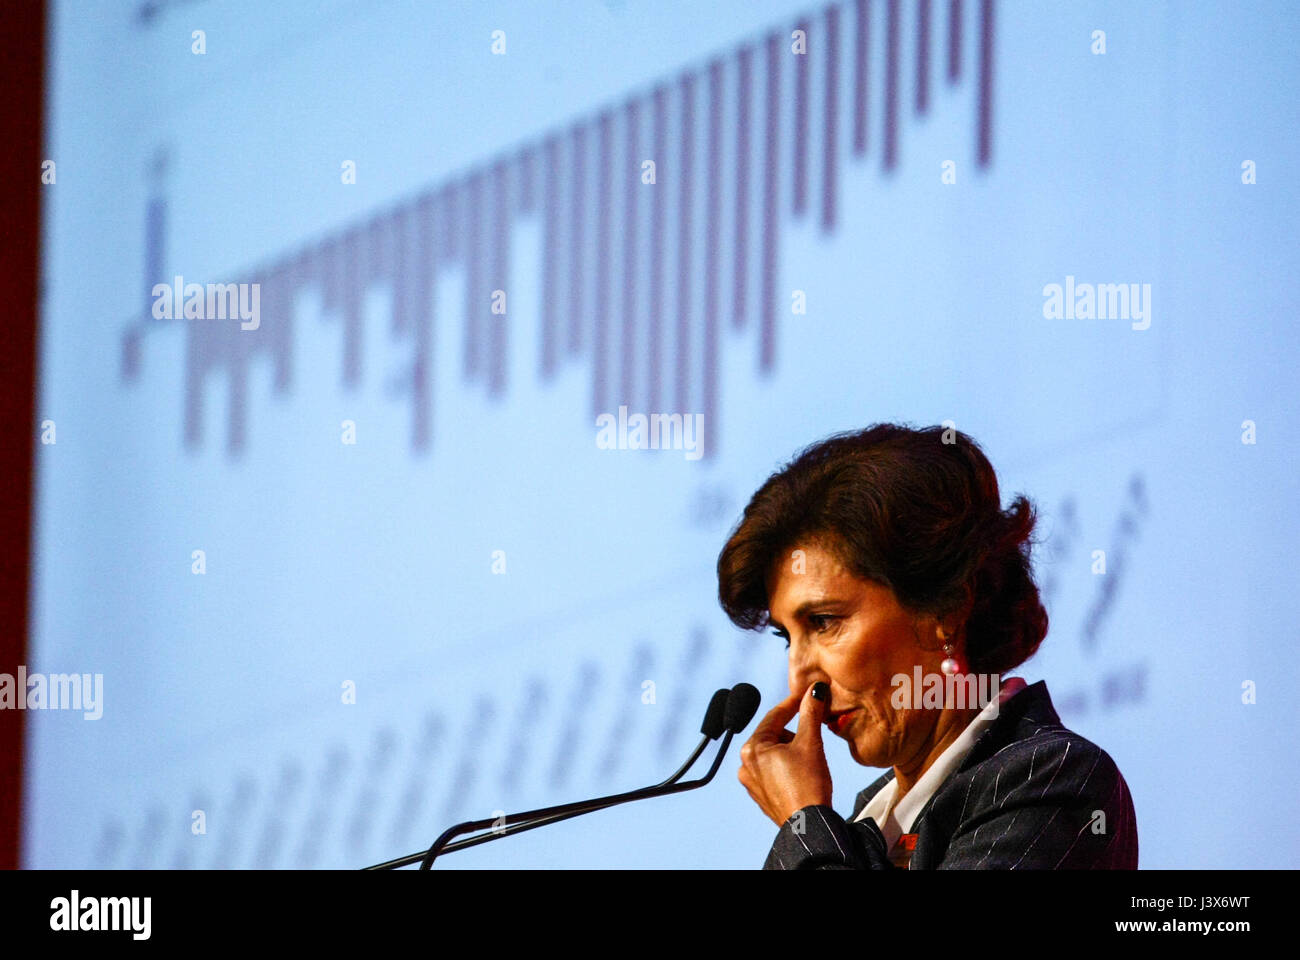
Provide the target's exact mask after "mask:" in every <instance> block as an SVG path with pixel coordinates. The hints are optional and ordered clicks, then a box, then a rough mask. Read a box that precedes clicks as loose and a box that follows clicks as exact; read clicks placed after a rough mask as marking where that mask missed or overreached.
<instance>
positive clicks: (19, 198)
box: [0, 3, 58, 870]
mask: <svg viewBox="0 0 1300 960" xmlns="http://www.w3.org/2000/svg"><path fill="white" fill-rule="evenodd" d="M46 6H47V4H44V3H26V4H15V5H13V6H11V7H10V8H8V9H6V11H5V13H6V15H7V19H6V23H5V30H4V31H3V37H0V90H3V91H4V96H3V97H2V98H0V117H2V118H3V127H4V131H5V148H4V151H3V156H0V176H3V182H4V184H5V189H4V192H3V194H2V195H0V222H3V223H4V231H3V239H0V247H2V248H3V254H2V255H0V264H3V267H0V293H2V294H3V298H4V303H5V306H6V308H7V309H6V320H5V331H4V349H3V350H0V382H2V383H3V384H4V390H3V391H0V398H2V399H0V412H2V414H3V422H4V423H5V424H6V425H7V426H8V427H9V429H7V430H5V432H4V441H3V450H4V453H3V462H2V463H0V475H2V476H4V478H5V492H4V496H3V497H2V498H0V623H3V624H4V629H3V630H0V673H8V674H10V675H11V676H13V675H16V673H17V670H18V665H19V664H26V663H27V656H28V638H27V631H28V627H29V619H28V618H29V614H28V610H29V603H30V591H31V579H30V578H31V577H32V571H33V570H34V569H35V565H34V563H33V562H32V560H33V549H32V504H33V496H32V483H33V477H34V476H35V474H34V471H33V458H34V456H38V455H39V452H40V451H43V450H50V451H53V450H57V449H58V447H57V446H54V447H47V446H46V445H44V444H42V443H40V442H39V441H34V439H33V435H32V431H33V430H35V429H38V428H39V426H40V422H39V420H38V418H44V417H47V416H49V417H54V418H55V419H56V420H57V418H58V414H57V413H55V412H53V411H45V410H40V409H38V408H37V406H36V363H37V352H36V343H37V340H36V330H37V309H38V304H39V302H40V289H39V277H40V260H39V256H40V250H41V198H42V195H44V196H49V194H48V193H45V194H42V191H48V190H56V189H58V188H57V187H55V186H42V185H41V184H40V182H39V176H38V171H39V170H40V165H41V160H42V159H43V151H42V143H43V139H42V136H43V123H44V112H43V111H44V109H45V103H44V89H43V86H42V85H43V83H44V79H45V62H44V56H45V44H46V40H47V37H46V31H45V27H46V24H45V7H46ZM24 714H25V711H22V710H0V869H6V870H10V869H17V867H18V866H19V863H20V846H21V834H22V808H23V802H22V798H23V734H24V730H23V728H24ZM29 866H42V864H39V863H35V864H29Z"/></svg>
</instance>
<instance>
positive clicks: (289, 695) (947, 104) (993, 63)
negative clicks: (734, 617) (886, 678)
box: [24, 0, 1300, 868]
mask: <svg viewBox="0 0 1300 960" xmlns="http://www.w3.org/2000/svg"><path fill="white" fill-rule="evenodd" d="M195 31H202V33H201V34H196V33H195ZM497 31H500V33H497ZM799 31H802V32H801V33H800V32H799ZM1095 31H1104V44H1105V52H1104V53H1101V52H1099V49H1098V48H1099V39H1098V37H1097V36H1096V34H1095V33H1094V32H1095ZM1298 39H1300V8H1297V7H1296V6H1295V5H1293V4H1288V3H1280V2H1279V3H1261V4H1256V5H1252V6H1251V7H1250V10H1249V11H1248V12H1243V11H1242V9H1241V8H1239V7H1236V6H1235V5H1223V6H1222V7H1221V8H1220V9H1216V8H1215V7H1214V6H1212V5H1210V4H1195V5H1192V4H1180V3H1173V2H1169V3H1142V4H1134V3H1126V2H1112V3H1103V2H1097V3H1084V4H1071V5H1068V6H1067V5H1064V4H1060V5H1057V4H1040V3H1030V2H1009V0H998V2H996V3H993V2H984V0H966V2H960V0H955V2H954V0H933V2H913V0H905V2H889V0H874V2H870V3H866V2H852V0H850V2H838V3H832V4H821V5H815V6H810V5H808V4H807V3H805V2H793V0H790V2H787V0H743V2H742V0H718V2H713V3H709V4H699V3H690V2H679V0H656V2H654V3H646V4H638V3H631V2H627V3H618V2H608V3H597V2H590V0H584V2H572V3H563V4H561V3H558V2H556V3H549V4H536V3H523V2H519V3H479V2H444V3H436V4H430V3H415V2H397V0H390V2H379V3H350V2H342V0H339V2H327V3H280V4H261V3H254V2H245V0H238V2H226V3H217V2H194V3H181V2H170V3H168V2H155V3H136V2H120V3H110V2H99V3H68V2H64V3H55V4H54V11H53V24H52V34H51V41H50V43H51V47H50V55H49V62H50V64H51V67H50V80H49V85H48V89H49V91H50V99H49V104H48V111H49V122H48V143H47V146H46V156H47V157H48V158H50V159H52V160H54V161H55V162H56V165H57V181H56V182H55V183H54V184H50V185H48V186H46V187H45V195H44V196H45V204H46V220H45V224H44V231H45V232H44V253H43V291H44V292H43V306H42V324H43V326H42V346H41V355H40V356H41V360H40V374H41V386H40V394H39V398H38V416H39V419H40V420H41V421H42V423H44V422H46V421H49V422H51V423H52V424H53V426H54V429H55V434H54V436H55V437H56V441H55V442H53V443H49V442H46V443H41V444H38V445H37V468H38V476H39V479H38V491H37V494H38V515H37V522H36V545H35V555H36V566H35V572H34V591H33V596H34V600H33V605H34V609H33V621H34V636H33V638H32V644H31V652H30V656H29V663H28V668H29V670H32V671H45V672H49V673H58V672H89V673H102V674H103V676H104V712H103V716H102V718H100V719H98V720H87V719H83V717H82V715H81V714H80V713H76V712H68V711H33V712H31V713H29V714H28V715H27V722H28V724H29V726H28V743H27V750H28V756H27V766H26V769H27V771H28V774H27V776H28V782H27V788H26V794H25V824H24V836H25V852H24V862H25V864H26V865H28V866H33V867H85V866H89V867H141V868H147V867H174V866H175V867H296V866H305V867H357V866H361V865H364V864H367V863H372V862H375V861H378V860H382V859H386V858H388V857H390V856H397V855H399V854H405V853H408V852H411V851H412V850H415V849H417V848H420V847H422V846H426V845H427V844H428V843H429V842H431V841H432V839H433V838H434V837H435V836H436V835H437V834H438V833H440V832H441V830H442V829H443V828H444V827H445V826H447V825H449V824H450V823H453V822H456V821H459V820H464V819H470V818H475V817H485V816H492V815H494V813H495V812H496V811H501V810H506V811H510V810H517V809H526V808H531V807H537V806H541V805H544V804H548V803H552V802H562V801H565V800H570V799H577V798H581V797H584V796H593V795H599V794H604V793H611V792H615V791H618V790H622V789H630V788H633V787H637V786H641V785H644V784H647V783H651V782H656V781H658V780H660V779H662V778H663V777H664V776H666V775H667V774H668V773H669V772H670V771H672V770H673V769H675V768H676V766H677V765H678V763H679V762H680V760H681V759H682V758H683V757H684V756H685V755H686V754H687V753H688V751H689V750H690V748H691V747H692V746H693V744H694V742H695V741H696V739H697V737H698V735H697V732H696V731H697V729H698V725H699V721H700V717H701V715H702V713H703V710H704V706H705V704H706V703H707V701H708V698H709V696H710V694H711V693H712V691H713V690H714V689H715V688H717V687H719V686H729V685H731V684H733V683H735V682H737V681H740V680H748V681H750V682H752V683H754V684H756V685H757V686H758V687H759V688H760V689H761V690H762V692H763V697H764V707H763V708H762V709H764V710H766V709H767V708H769V707H770V706H771V705H772V704H773V703H775V702H776V701H777V700H778V699H780V698H781V697H782V696H783V695H784V693H785V691H786V675H785V663H784V647H783V645H782V643H781V642H780V641H778V640H776V639H775V638H772V637H770V636H766V635H753V634H744V633H741V632H740V631H737V630H736V629H735V628H733V627H732V626H731V625H730V624H729V623H728V622H727V620H726V619H725V617H724V616H723V615H722V613H721V611H720V610H719V608H718V606H717V602H716V580H715V574H714V564H715V562H716V557H717V554H718V551H719V549H720V548H721V546H722V544H723V542H724V541H725V539H726V536H727V533H728V531H729V530H730V528H731V526H732V525H733V524H734V523H735V522H736V520H737V519H738V518H739V514H740V511H741V509H742V508H743V506H744V504H745V502H746V500H747V498H748V496H749V495H750V494H751V493H752V492H753V490H754V489H756V487H757V486H758V485H759V484H760V483H761V482H762V480H763V479H764V478H765V477H766V476H767V475H768V474H769V473H770V472H771V471H772V470H773V469H774V468H775V467H777V466H778V465H779V464H780V463H781V462H783V461H784V460H785V459H787V458H788V457H789V456H790V455H792V454H793V453H794V452H795V451H796V450H797V449H799V448H800V447H802V446H803V445H805V444H807V443H809V442H812V441H813V440H816V439H819V438H820V437H822V436H824V435H826V434H828V433H830V432H833V431H837V430H843V429H850V428H856V427H861V426H864V425H866V424H867V423H870V422H873V421H878V420H901V421H907V422H912V423H915V424H918V425H919V424H931V423H940V422H943V421H951V422H952V423H954V424H956V425H957V426H958V427H959V428H960V429H962V430H964V431H966V432H968V433H970V434H971V435H973V436H974V437H975V438H977V439H978V440H979V441H980V442H981V443H982V444H983V445H984V447H985V449H986V451H987V452H988V454H989V456H990V458H991V460H992V461H993V463H994V465H995V467H996V468H997V469H998V471H999V475H1000V477H1001V478H1002V483H1003V496H1004V499H1005V500H1009V499H1010V497H1011V495H1012V494H1013V493H1015V492H1018V491H1024V492H1026V493H1028V494H1029V495H1030V496H1031V497H1033V498H1034V499H1035V500H1036V502H1037V503H1038V504H1039V506H1040V508H1041V511H1042V517H1043V519H1042V528H1041V533H1042V535H1043V536H1044V537H1045V538H1046V543H1045V544H1044V546H1043V548H1042V549H1041V551H1040V552H1039V555H1038V573H1039V578H1040V582H1041V584H1042V586H1043V588H1044V591H1045V595H1046V599H1047V603H1048V607H1049V612H1050V615H1051V624H1052V625H1051V630H1050V633H1049V635H1048V638H1047V641H1046V642H1045V643H1044V645H1043V648H1042V651H1041V653H1040V654H1039V655H1038V656H1036V657H1035V658H1034V659H1032V660H1031V661H1030V662H1029V663H1028V664H1026V665H1025V667H1024V669H1023V670H1022V671H1020V672H1021V673H1022V674H1023V675H1024V676H1025V677H1026V678H1027V679H1029V680H1030V681H1031V682H1032V681H1033V680H1037V679H1045V680H1046V681H1047V683H1048V687H1049V689H1050V690H1051V692H1052V695H1053V698H1054V700H1055V703H1056V705H1057V707H1058V709H1059V710H1060V712H1061V713H1062V716H1063V719H1064V721H1065V722H1066V723H1067V725H1069V726H1071V727H1073V728H1075V729H1076V730H1078V731H1079V732H1081V733H1082V734H1084V735H1085V736H1088V737H1089V738H1091V739H1093V740H1095V741H1097V742H1098V743H1100V744H1101V745H1102V746H1103V747H1104V748H1106V749H1107V750H1108V751H1109V752H1110V753H1111V754H1112V756H1114V757H1115V759H1116V761H1117V762H1118V764H1119V766H1120V768H1121V770H1122V771H1123V772H1124V774H1125V776H1126V778H1127V780H1128V783H1129V786H1130V788H1131V790H1132V793H1133V797H1134V802H1135V805H1136V809H1137V814H1138V820H1139V825H1140V836H1141V865H1142V866H1143V867H1191V866H1214V865H1223V866H1252V867H1253V866H1268V867H1282V866H1292V867H1294V866H1297V865H1300V825H1298V824H1297V821H1296V818H1294V817H1291V816H1281V815H1279V814H1282V813H1284V812H1287V811H1290V810H1292V809H1293V808H1294V806H1295V801H1294V789H1295V784H1296V782H1297V780H1300V759H1297V755H1296V753H1295V752H1294V751H1292V750H1289V749H1287V748H1286V744H1287V743H1288V742H1289V736H1290V734H1291V732H1292V731H1293V730H1294V729H1295V728H1296V722H1297V720H1300V716H1298V714H1300V711H1298V710H1297V708H1296V701H1295V699H1294V697H1293V696H1292V695H1291V694H1288V693H1287V692H1286V691H1285V690H1284V689H1282V688H1283V686H1284V685H1285V684H1286V683H1287V682H1289V676H1290V674H1289V669H1290V668H1291V667H1292V666H1293V665H1294V662H1295V650H1296V645H1297V641H1300V636H1298V635H1297V627H1296V624H1297V623H1300V593H1298V592H1297V590H1296V587H1297V580H1296V573H1295V570H1296V564H1295V549H1294V545H1295V544H1296V542H1297V540H1298V539H1300V520H1298V519H1297V516H1298V514H1297V511H1296V508H1295V504H1296V502H1297V499H1300V482H1298V481H1297V470H1296V465H1297V440H1296V435H1295V428H1294V426H1295V422H1296V420H1295V417H1296V413H1297V410H1296V391H1295V386H1294V375H1293V368H1294V365H1295V364H1296V362H1297V360H1300V332H1298V329H1297V326H1296V324H1295V322H1294V312H1295V308H1296V306H1297V300H1298V299H1300V298H1298V297H1297V294H1298V293H1300V279H1298V278H1300V271H1298V270H1297V265H1298V264H1297V255H1296V254H1297V242H1296V230H1295V224H1296V223H1297V222H1298V219H1300V190H1298V189H1297V180H1298V175H1297V172H1296V170H1295V160H1296V150H1295V131H1296V129H1297V124H1298V122H1300V106H1298V105H1300V78H1298V76H1297V71H1296V67H1295V64H1296V60H1295V49H1296V44H1297V40H1298ZM200 47H201V49H202V52H196V50H197V49H199V48H200ZM801 51H802V52H801ZM647 162H649V163H650V164H652V165H647ZM353 181H354V182H353ZM1245 181H1253V182H1245ZM177 276H182V277H184V278H185V282H197V283H250V284H251V283H256V284H258V289H259V291H260V322H259V325H258V327H257V329H255V330H251V329H250V330H242V329H240V324H239V322H238V321H237V320H229V319H176V320H168V319H156V318H155V317H154V316H153V314H152V308H153V302H154V298H153V296H152V290H153V287H154V285H155V284H156V283H163V284H171V283H172V282H173V278H175V277H177ZM1051 284H1058V285H1061V286H1062V287H1064V286H1066V285H1067V284H1068V285H1071V286H1073V285H1082V284H1094V285H1097V284H1126V285H1127V284H1136V285H1138V289H1139V290H1142V289H1147V288H1146V285H1149V291H1150V292H1149V298H1144V310H1146V311H1147V312H1146V316H1145V318H1143V319H1140V320H1139V319H1137V318H1126V317H1124V316H1107V317H1106V318H1104V319H1101V318H1092V319H1089V318H1070V319H1067V318H1065V317H1049V316H1047V315H1045V309H1044V305H1045V301H1046V296H1045V293H1044V290H1045V288H1047V287H1049V285H1051ZM249 289H251V288H249ZM1046 312H1047V313H1050V311H1046ZM620 405H625V406H627V407H628V409H629V411H631V412H642V413H648V412H678V413H683V414H688V415H694V414H701V415H702V416H703V418H704V431H703V444H704V447H703V454H704V455H703V456H702V457H700V458H698V459H695V458H693V457H692V456H689V455H688V453H687V451H684V450H680V449H679V450H671V449H669V450H605V449H600V448H598V446H597V443H596V435H597V430H596V427H595V418H596V417H597V416H598V415H600V414H602V413H611V414H614V415H617V412H618V408H619V406H620ZM1247 421H1249V423H1247ZM46 432H48V431H46ZM349 440H352V441H354V442H347V441H349ZM1247 440H1253V441H1254V442H1244V441H1247ZM196 551H202V554H200V555H197V556H198V557H199V558H200V559H201V561H202V564H201V568H202V570H203V572H202V573H196V572H195V570H196V569H197V568H198V567H199V566H200V563H199V559H196V553H195V552H196ZM1095 551H1104V555H1105V572H1104V573H1100V572H1095V571H1097V570H1098V561H1097V559H1096V554H1095ZM647 681H648V682H649V683H651V684H653V688H652V689H653V691H654V696H653V698H649V697H647V696H646V691H647V690H648V689H651V688H650V687H648V686H647ZM1244 685H1247V686H1249V685H1253V689H1254V691H1255V702H1254V703H1249V704H1248V703H1243V689H1244ZM353 699H354V700H355V702H350V701H351V700H353ZM1247 699H1249V698H1247ZM647 700H652V702H646V701H647ZM751 730H752V727H751ZM827 742H828V753H829V760H830V763H831V769H832V773H833V775H834V778H835V799H836V805H837V808H839V809H841V811H843V812H845V813H847V811H848V809H849V807H850V805H851V803H852V798H853V796H854V794H855V793H856V792H857V791H858V790H860V789H861V788H862V787H864V786H865V785H866V784H868V783H870V782H871V781H872V780H874V779H875V778H876V776H877V775H878V771H875V770H868V769H863V768H861V767H858V766H856V765H855V764H854V762H853V761H852V759H851V758H850V757H849V756H848V753H847V751H846V750H845V749H844V748H843V744H842V743H840V742H839V741H838V740H835V739H834V738H828V741H827ZM736 754H737V751H735V750H733V752H732V754H731V756H730V757H729V758H728V760H727V762H726V764H725V766H724V767H723V769H722V772H721V773H720V774H719V777H718V781H717V782H716V783H714V784H712V785H710V786H709V787H708V788H707V789H705V790H702V791H697V792H693V793H689V794H685V795H682V796H677V797H670V798H666V799H660V800H655V801H651V802H648V803H642V804H635V805H631V806H628V807H623V808H618V809H614V810H609V811H605V812H602V813H599V814H595V815H593V816H590V817H586V818H581V819H577V820H573V821H569V822H566V823H563V824H559V825H556V826H552V827H548V828H547V829H545V830H538V831H534V832H530V833H527V834H524V835H522V836H520V837H518V838H513V839H507V840H503V841H500V842H497V843H493V844H487V845H485V846H483V847H478V848H475V849H473V850H470V851H468V852H464V853H459V854H457V855H456V856H454V857H448V858H447V859H446V860H445V861H443V862H442V865H443V866H445V867H448V868H452V867H478V866H499V865H507V864H515V865H524V866H564V867H570V866H656V867H658V866H700V867H746V868H756V867H758V866H759V865H761V863H762V862H763V858H764V856H765V855H766V852H767V849H768V846H769V844H770V843H771V840H772V838H773V836H774V835H775V830H776V828H775V826H774V825H773V824H772V823H771V822H770V821H768V820H766V818H765V817H764V816H763V815H762V814H761V813H760V812H759V811H758V808H757V807H756V806H755V805H754V804H753V803H752V802H751V801H750V800H749V798H748V796H747V794H746V793H745V791H744V788H743V787H742V786H741V785H740V784H739V782H738V781H737V780H736V777H735V772H736V767H737V764H738V759H737V755H736ZM195 811H202V812H203V821H204V824H205V827H206V832H204V833H200V834H196V833H195V832H194V831H193V829H192V825H193V824H194V823H195ZM1216 814H1218V815H1219V816H1215V815H1216ZM1223 814H1227V816H1226V817H1225V816H1223Z"/></svg>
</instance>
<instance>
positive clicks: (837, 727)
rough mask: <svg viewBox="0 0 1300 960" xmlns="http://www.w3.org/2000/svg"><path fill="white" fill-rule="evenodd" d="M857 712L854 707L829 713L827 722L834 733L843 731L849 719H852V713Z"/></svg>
mask: <svg viewBox="0 0 1300 960" xmlns="http://www.w3.org/2000/svg"><path fill="white" fill-rule="evenodd" d="M857 712H858V711H857V708H856V707H855V708H854V709H852V710H845V711H843V712H842V713H834V714H831V716H830V719H829V720H828V721H827V724H828V725H829V726H830V728H831V730H833V731H834V732H835V733H843V732H844V728H845V727H847V726H848V725H849V721H851V720H852V719H853V715H854V714H855V713H857Z"/></svg>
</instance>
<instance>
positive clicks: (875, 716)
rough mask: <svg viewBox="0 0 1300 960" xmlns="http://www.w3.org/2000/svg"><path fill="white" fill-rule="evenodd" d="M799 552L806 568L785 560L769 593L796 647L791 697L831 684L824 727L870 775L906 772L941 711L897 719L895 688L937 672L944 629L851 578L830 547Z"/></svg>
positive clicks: (777, 622)
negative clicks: (898, 681) (899, 678)
mask: <svg viewBox="0 0 1300 960" xmlns="http://www.w3.org/2000/svg"><path fill="white" fill-rule="evenodd" d="M797 549H798V550H802V551H803V556H802V558H801V561H800V558H799V557H797V556H796V555H791V556H785V557H782V558H781V559H780V560H779V561H778V562H777V564H776V565H775V566H774V568H773V571H772V573H771V574H770V575H769V577H768V591H767V596H768V609H769V615H770V619H771V622H772V627H773V628H774V630H775V631H776V632H777V634H778V636H781V637H783V638H785V639H787V640H788V641H789V649H790V653H789V656H790V690H791V692H792V693H793V692H795V691H799V692H802V691H804V690H807V689H808V686H809V684H812V683H816V682H817V681H818V680H822V681H825V682H826V683H828V684H830V689H831V697H830V704H829V707H828V708H827V713H826V718H827V719H826V725H827V727H828V728H829V729H830V730H831V731H832V732H834V733H835V734H836V735H837V736H840V737H843V738H844V739H845V740H847V741H848V744H849V752H850V753H851V754H852V755H853V759H854V760H856V761H857V762H858V763H860V764H863V765H864V766H869V767H890V766H897V765H906V764H907V763H908V762H909V761H911V760H914V759H915V758H917V757H920V756H924V755H925V753H926V751H927V750H928V748H929V746H930V741H931V738H932V736H933V734H934V729H935V723H936V720H937V714H938V711H935V710H924V709H922V710H913V709H897V710H896V709H895V708H894V707H893V706H892V705H891V704H890V702H889V701H890V695H891V694H892V693H893V692H894V689H895V687H894V685H892V684H891V683H890V681H891V679H892V678H893V677H895V676H896V675H898V674H904V675H906V676H907V678H908V680H909V682H910V681H911V679H912V671H913V668H914V667H915V666H916V665H917V664H920V666H921V669H922V672H923V673H931V672H937V671H938V670H939V663H940V661H941V659H942V657H943V653H942V652H941V650H942V648H941V647H940V646H939V641H938V639H937V634H936V628H937V625H938V624H937V621H935V620H933V618H928V617H921V618H917V617H916V616H914V615H913V614H910V613H908V612H907V611H906V610H904V609H903V608H902V607H901V606H899V604H898V600H897V599H896V598H895V596H894V592H893V590H891V589H890V588H888V587H886V586H883V585H882V584H879V583H876V582H874V581H871V580H864V579H862V578H860V577H858V576H856V575H854V574H853V573H851V572H850V571H849V570H848V569H847V568H846V567H844V566H843V564H841V563H840V561H839V560H838V559H837V558H836V557H835V555H834V554H833V553H831V552H830V551H828V550H826V549H825V548H823V547H821V546H819V545H817V544H814V543H805V544H802V545H801V546H800V547H798V548H797ZM797 561H800V562H801V564H802V566H799V565H798V563H797ZM799 569H802V572H795V571H796V570H799ZM922 642H924V643H925V645H926V646H927V647H929V648H931V649H928V650H923V649H922V648H921V643H922Z"/></svg>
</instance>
